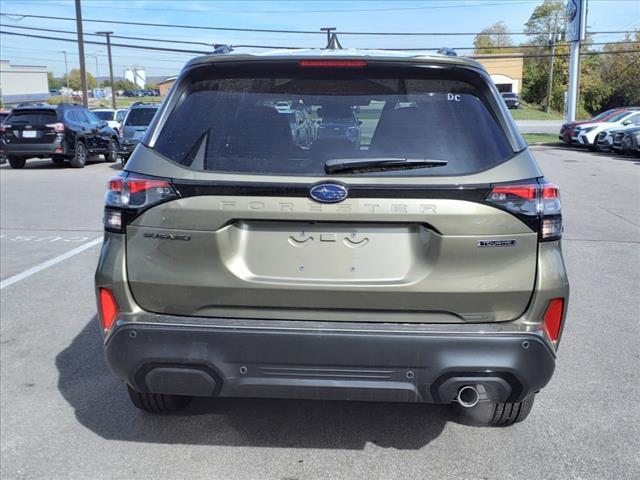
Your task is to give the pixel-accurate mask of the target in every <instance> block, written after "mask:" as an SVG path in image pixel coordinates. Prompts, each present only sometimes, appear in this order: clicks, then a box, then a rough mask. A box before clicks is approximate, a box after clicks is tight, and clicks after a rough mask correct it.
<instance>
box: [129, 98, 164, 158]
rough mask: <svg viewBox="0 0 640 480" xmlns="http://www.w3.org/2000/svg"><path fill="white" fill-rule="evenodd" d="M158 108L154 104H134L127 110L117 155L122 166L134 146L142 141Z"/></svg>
mask: <svg viewBox="0 0 640 480" xmlns="http://www.w3.org/2000/svg"><path fill="white" fill-rule="evenodd" d="M159 106H160V105H158V104H156V103H143V102H136V103H134V104H132V105H131V107H130V108H129V112H128V113H127V116H126V117H125V118H124V121H123V122H122V125H121V126H120V134H121V137H120V151H119V154H120V157H121V158H122V164H123V165H124V164H125V163H126V162H127V160H128V159H129V157H130V156H131V153H132V152H133V149H134V148H136V145H138V143H140V140H142V137H143V136H144V133H145V132H146V131H147V127H148V126H149V124H150V123H151V120H153V116H154V115H155V114H156V112H157V111H158V107H159Z"/></svg>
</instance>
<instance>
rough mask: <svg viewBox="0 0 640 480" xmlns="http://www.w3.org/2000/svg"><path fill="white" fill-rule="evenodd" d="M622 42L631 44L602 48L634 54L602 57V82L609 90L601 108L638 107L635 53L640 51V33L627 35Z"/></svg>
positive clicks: (639, 61)
mask: <svg viewBox="0 0 640 480" xmlns="http://www.w3.org/2000/svg"><path fill="white" fill-rule="evenodd" d="M624 41H625V42H633V43H630V44H627V45H621V44H615V43H610V44H607V45H605V46H604V51H605V52H620V51H625V50H636V52H633V53H617V54H616V53H613V54H611V55H602V81H603V82H604V83H605V84H606V85H608V86H610V88H611V92H610V94H609V96H608V97H607V99H606V100H605V101H603V108H609V107H620V106H624V105H640V52H637V50H640V31H636V32H635V34H633V35H630V34H627V35H626V36H625V39H624Z"/></svg>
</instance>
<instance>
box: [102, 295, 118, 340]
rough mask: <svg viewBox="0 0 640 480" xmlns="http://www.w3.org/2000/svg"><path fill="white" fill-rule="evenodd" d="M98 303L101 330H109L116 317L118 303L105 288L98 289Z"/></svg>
mask: <svg viewBox="0 0 640 480" xmlns="http://www.w3.org/2000/svg"><path fill="white" fill-rule="evenodd" d="M99 302H100V316H101V317H102V318H101V321H102V328H103V329H105V330H111V327H113V324H114V323H115V321H116V317H117V316H118V302H116V299H115V297H114V296H113V292H112V291H111V290H108V289H106V288H101V289H100V293H99Z"/></svg>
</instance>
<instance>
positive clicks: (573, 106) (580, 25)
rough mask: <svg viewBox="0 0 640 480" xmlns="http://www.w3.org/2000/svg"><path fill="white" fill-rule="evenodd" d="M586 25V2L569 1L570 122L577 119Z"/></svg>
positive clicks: (579, 0)
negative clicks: (581, 45)
mask: <svg viewBox="0 0 640 480" xmlns="http://www.w3.org/2000/svg"><path fill="white" fill-rule="evenodd" d="M586 23H587V2H586V0H569V1H568V2H567V30H566V34H565V37H566V40H567V41H568V42H570V43H571V51H570V57H569V95H568V98H567V118H566V120H567V121H568V122H573V121H574V120H575V119H576V110H577V107H578V86H579V84H580V41H581V40H583V39H584V35H585V26H586Z"/></svg>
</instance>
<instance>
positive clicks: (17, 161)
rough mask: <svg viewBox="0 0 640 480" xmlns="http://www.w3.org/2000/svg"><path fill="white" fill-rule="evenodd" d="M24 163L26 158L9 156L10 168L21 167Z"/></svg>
mask: <svg viewBox="0 0 640 480" xmlns="http://www.w3.org/2000/svg"><path fill="white" fill-rule="evenodd" d="M25 163H27V159H26V158H22V157H9V165H11V168H22V167H24V164H25Z"/></svg>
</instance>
